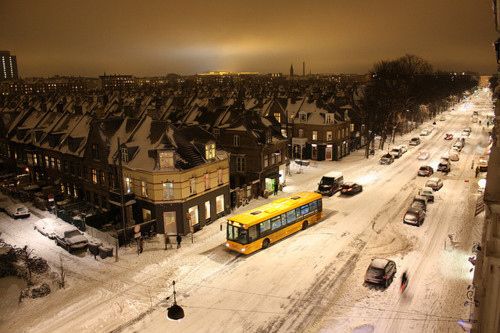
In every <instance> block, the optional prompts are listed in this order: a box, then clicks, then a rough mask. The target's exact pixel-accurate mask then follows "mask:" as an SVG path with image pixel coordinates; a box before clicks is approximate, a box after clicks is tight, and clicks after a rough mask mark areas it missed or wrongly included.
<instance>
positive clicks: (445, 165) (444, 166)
mask: <svg viewBox="0 0 500 333" xmlns="http://www.w3.org/2000/svg"><path fill="white" fill-rule="evenodd" d="M437 170H438V171H441V172H450V170H451V168H450V162H448V161H441V162H439V164H438V167H437Z"/></svg>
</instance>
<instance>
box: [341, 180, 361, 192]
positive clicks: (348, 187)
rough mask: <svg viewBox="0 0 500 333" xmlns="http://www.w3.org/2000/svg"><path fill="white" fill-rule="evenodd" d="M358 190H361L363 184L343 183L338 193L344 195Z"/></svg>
mask: <svg viewBox="0 0 500 333" xmlns="http://www.w3.org/2000/svg"><path fill="white" fill-rule="evenodd" d="M360 192H363V186H361V185H359V184H357V183H352V182H349V183H344V184H343V185H342V187H341V189H340V193H341V194H345V195H353V194H356V193H360Z"/></svg>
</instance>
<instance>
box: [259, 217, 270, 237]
mask: <svg viewBox="0 0 500 333" xmlns="http://www.w3.org/2000/svg"><path fill="white" fill-rule="evenodd" d="M270 229H271V222H270V221H269V220H266V221H264V222H262V223H260V224H259V232H260V234H261V235H262V234H265V233H266V232H267V231H268V230H270Z"/></svg>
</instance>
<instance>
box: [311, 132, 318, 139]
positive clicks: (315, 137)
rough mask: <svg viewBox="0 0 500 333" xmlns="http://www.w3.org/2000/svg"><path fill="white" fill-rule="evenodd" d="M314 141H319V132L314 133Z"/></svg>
mask: <svg viewBox="0 0 500 333" xmlns="http://www.w3.org/2000/svg"><path fill="white" fill-rule="evenodd" d="M312 139H313V140H314V141H316V140H318V131H313V133H312Z"/></svg>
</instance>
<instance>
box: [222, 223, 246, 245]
mask: <svg viewBox="0 0 500 333" xmlns="http://www.w3.org/2000/svg"><path fill="white" fill-rule="evenodd" d="M247 236H248V232H247V230H245V229H243V228H239V227H235V226H234V225H230V224H228V225H227V239H228V240H230V241H233V242H236V243H240V244H247V243H248V237H247Z"/></svg>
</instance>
